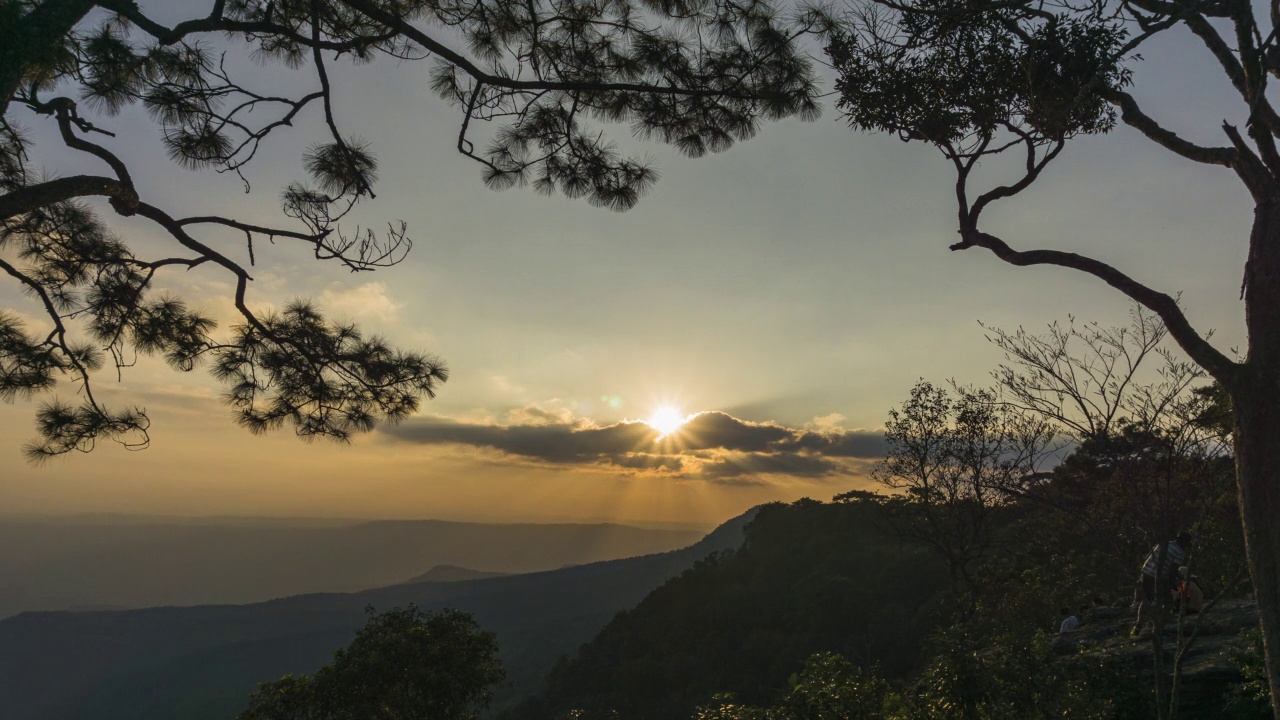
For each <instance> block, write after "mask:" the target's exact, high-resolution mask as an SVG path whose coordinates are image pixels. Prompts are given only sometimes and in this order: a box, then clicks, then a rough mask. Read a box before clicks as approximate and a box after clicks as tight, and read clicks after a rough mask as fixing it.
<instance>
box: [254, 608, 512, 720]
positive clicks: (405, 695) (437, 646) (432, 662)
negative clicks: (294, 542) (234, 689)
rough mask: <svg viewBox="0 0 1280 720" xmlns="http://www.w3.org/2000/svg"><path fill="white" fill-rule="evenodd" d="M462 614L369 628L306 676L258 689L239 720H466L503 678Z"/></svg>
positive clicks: (379, 622)
mask: <svg viewBox="0 0 1280 720" xmlns="http://www.w3.org/2000/svg"><path fill="white" fill-rule="evenodd" d="M497 652H498V643H497V640H496V639H495V637H494V635H493V633H489V632H485V631H483V630H481V629H480V627H479V626H478V625H477V624H476V623H475V621H474V620H472V619H471V616H470V615H467V614H465V613H461V612H458V611H456V610H444V611H441V612H439V613H424V612H422V611H420V610H418V608H416V607H414V606H413V605H410V606H408V607H407V608H396V609H394V610H389V611H387V612H383V613H375V612H374V611H373V609H372V608H370V609H369V621H368V623H366V624H365V626H364V627H363V628H361V629H360V630H359V631H358V632H357V633H356V637H355V639H354V640H352V641H351V644H350V645H348V646H347V647H346V648H343V649H341V650H338V651H337V652H335V653H334V655H333V662H331V663H329V664H328V665H325V666H324V667H322V668H320V669H319V670H317V671H316V672H315V673H314V674H313V675H298V676H294V675H286V676H284V677H283V678H281V679H279V680H276V681H274V682H269V683H263V684H262V685H260V686H259V687H258V690H257V691H256V692H254V694H253V696H252V697H251V698H250V700H249V707H248V708H247V709H246V710H245V711H244V712H243V713H241V714H240V716H239V717H240V720H330V719H331V720H344V719H346V718H352V719H354V718H361V719H362V720H365V719H367V720H373V719H374V718H378V719H380V720H382V719H384V720H422V719H425V718H432V719H433V720H472V719H474V718H476V717H477V716H478V715H479V713H480V711H482V710H484V709H485V708H486V707H488V705H489V700H490V698H491V697H492V693H493V689H494V687H495V686H497V685H498V684H500V683H501V682H502V681H503V679H504V678H505V677H506V673H505V672H503V669H502V665H501V664H500V663H499V662H498V659H497Z"/></svg>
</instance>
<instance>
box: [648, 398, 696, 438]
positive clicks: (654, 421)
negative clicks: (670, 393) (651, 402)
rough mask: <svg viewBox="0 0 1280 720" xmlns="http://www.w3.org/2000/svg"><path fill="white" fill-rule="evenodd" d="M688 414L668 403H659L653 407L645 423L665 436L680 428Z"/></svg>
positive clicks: (686, 419)
mask: <svg viewBox="0 0 1280 720" xmlns="http://www.w3.org/2000/svg"><path fill="white" fill-rule="evenodd" d="M688 419H689V416H688V415H685V414H684V413H682V412H680V411H679V410H677V409H675V408H674V407H672V406H670V405H660V406H659V407H657V408H656V409H654V411H653V413H652V414H651V415H649V418H648V419H647V420H645V421H644V422H645V424H646V425H648V426H649V427H651V428H653V429H654V430H657V431H658V432H660V433H662V437H666V436H668V435H670V434H671V433H673V432H675V431H677V430H679V429H680V426H681V425H684V424H685V422H686V421H688Z"/></svg>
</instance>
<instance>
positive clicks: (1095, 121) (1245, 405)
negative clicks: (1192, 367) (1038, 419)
mask: <svg viewBox="0 0 1280 720" xmlns="http://www.w3.org/2000/svg"><path fill="white" fill-rule="evenodd" d="M1179 32H1189V35H1183V36H1177V39H1176V40H1173V39H1166V40H1165V41H1164V42H1163V50H1167V51H1168V52H1170V53H1173V54H1175V55H1177V56H1178V62H1181V61H1182V59H1183V58H1182V56H1183V54H1185V60H1186V61H1187V62H1189V63H1192V64H1195V65H1197V66H1207V67H1208V68H1209V69H1210V71H1211V73H1212V76H1216V78H1217V80H1218V81H1219V83H1220V84H1221V86H1222V88H1224V89H1228V93H1229V95H1228V97H1229V98H1230V100H1229V101H1228V102H1225V103H1223V105H1222V107H1218V108H1215V109H1214V110H1212V111H1209V112H1207V113H1205V114H1204V115H1203V116H1202V117H1204V118H1206V119H1209V120H1210V121H1211V123H1212V126H1211V127H1210V128H1207V129H1204V128H1202V130H1204V132H1201V133H1199V137H1201V138H1206V137H1212V136H1213V135H1212V133H1216V132H1219V131H1220V132H1221V133H1222V135H1221V136H1219V143H1218V144H1216V145H1215V144H1208V143H1205V142H1204V141H1192V140H1188V139H1187V136H1184V135H1180V134H1179V133H1178V132H1174V131H1173V130H1171V129H1170V128H1169V127H1167V126H1165V125H1164V124H1162V122H1161V121H1160V120H1158V119H1157V118H1155V117H1153V116H1151V115H1149V114H1148V113H1147V112H1146V111H1144V109H1143V107H1142V105H1141V104H1140V103H1139V101H1138V99H1137V98H1136V97H1135V96H1134V95H1133V94H1130V92H1129V91H1128V87H1129V86H1130V85H1131V84H1132V83H1133V81H1134V75H1133V73H1132V70H1131V69H1130V65H1131V64H1132V63H1135V62H1137V61H1138V60H1139V59H1141V57H1142V56H1141V55H1140V53H1141V52H1142V51H1143V50H1144V49H1145V47H1146V46H1147V45H1148V44H1149V43H1151V42H1152V41H1153V40H1154V39H1156V38H1160V37H1163V36H1167V35H1169V34H1170V33H1179ZM827 55H828V57H829V58H830V60H831V62H832V65H833V66H834V67H835V69H836V72H837V73H838V75H839V79H838V80H837V86H836V89H837V93H838V95H839V99H838V100H837V104H838V106H839V107H840V108H841V110H842V111H843V112H844V114H845V118H846V119H847V121H848V122H849V124H850V126H851V127H853V128H855V129H858V130H863V131H876V132H888V133H892V134H894V135H896V136H897V137H899V138H901V139H902V140H904V141H907V142H924V143H928V144H930V145H932V146H933V147H935V148H937V149H938V150H939V151H940V152H941V153H942V155H943V157H944V158H945V159H946V160H947V161H948V162H949V163H950V164H951V166H952V168H953V169H954V170H955V187H954V194H955V198H956V205H957V208H956V209H957V215H958V222H957V225H958V227H957V230H958V232H959V235H960V239H959V241H958V242H955V243H954V244H952V245H951V246H950V247H951V249H952V250H968V249H972V248H981V249H984V250H987V251H989V252H991V253H992V255H994V256H995V257H996V258H998V259H1000V260H1002V261H1004V262H1006V263H1008V264H1010V265H1014V266H1017V267H1028V266H1036V265H1050V266H1057V267H1062V268H1069V269H1072V270H1076V271H1079V272H1083V273H1087V274H1089V275H1091V276H1093V277H1094V278H1096V279H1098V280H1101V281H1103V282H1105V283H1106V284H1107V285H1109V286H1111V287H1112V288H1114V289H1116V290H1119V291H1120V292H1122V293H1124V294H1125V295H1126V296H1127V297H1128V298H1129V299H1130V300H1132V301H1134V302H1136V303H1138V304H1139V305H1141V306H1142V307H1144V308H1146V309H1147V310H1149V311H1151V312H1152V313H1154V314H1155V315H1156V316H1158V317H1159V319H1160V321H1161V322H1162V323H1163V324H1164V326H1165V327H1166V328H1168V332H1169V334H1170V335H1171V336H1172V338H1173V339H1174V340H1175V341H1176V342H1177V343H1178V345H1179V346H1180V347H1181V348H1182V350H1183V351H1184V352H1185V353H1186V355H1187V356H1188V357H1189V358H1190V359H1191V361H1192V362H1194V363H1195V364H1196V365H1198V366H1199V367H1200V368H1202V369H1203V370H1204V372H1206V373H1207V374H1208V375H1209V376H1210V377H1212V379H1213V380H1215V381H1216V382H1217V383H1219V384H1220V385H1221V386H1222V388H1223V391H1224V392H1225V393H1226V394H1227V395H1228V396H1229V397H1230V400H1231V403H1230V406H1231V408H1232V421H1233V422H1232V426H1233V427H1232V442H1233V445H1234V449H1235V456H1236V473H1237V484H1238V485H1239V487H1240V492H1239V496H1240V509H1241V519H1242V524H1243V527H1244V531H1245V536H1246V547H1247V548H1248V558H1249V568H1250V573H1251V575H1252V577H1253V584H1254V587H1255V589H1256V590H1257V592H1258V593H1259V594H1258V605H1259V608H1260V612H1261V616H1262V627H1263V635H1264V646H1265V648H1266V651H1267V653H1266V654H1267V657H1268V661H1267V666H1268V669H1269V672H1268V676H1269V678H1270V685H1271V691H1272V696H1273V698H1275V700H1274V702H1275V705H1274V707H1273V714H1274V716H1275V717H1276V718H1277V720H1280V525H1278V524H1277V523H1275V522H1274V519H1275V518H1276V517H1277V516H1278V515H1280V492H1277V489H1276V475H1275V467H1276V466H1277V465H1278V464H1280V442H1277V438H1280V392H1277V388H1280V149H1278V148H1277V139H1278V138H1280V113H1277V111H1276V108H1275V105H1274V103H1273V98H1272V93H1270V92H1269V89H1270V88H1269V86H1268V83H1269V82H1270V80H1271V78H1273V77H1280V4H1277V3H1276V2H1272V3H1271V4H1270V8H1269V10H1268V9H1267V6H1266V4H1254V3H1249V2H1237V3H1226V4H1221V3H1198V2H1190V1H1188V0H1172V1H1170V2H1164V1H1163V0H1092V1H1090V2H1081V3H1065V2H1055V3H1033V2H1021V1H1018V0H1015V1H1014V2H968V1H965V2H960V1H958V0H903V1H900V0H848V2H847V3H846V12H845V13H844V14H843V16H842V17H841V22H840V23H839V26H838V27H835V28H833V29H831V30H830V33H829V41H828V46H827ZM1172 64H1176V63H1169V65H1172ZM1197 77H1200V78H1202V79H1203V78H1204V77H1209V76H1206V75H1204V74H1203V73H1200V74H1198V75H1197ZM1213 97H1214V98H1215V99H1217V98H1220V97H1223V96H1222V95H1213ZM1224 117H1228V118H1229V117H1240V118H1245V123H1244V127H1243V130H1242V129H1241V128H1239V127H1237V126H1236V125H1235V124H1232V123H1231V122H1229V121H1226V120H1222V121H1219V118H1224ZM1117 121H1119V122H1122V123H1124V124H1125V125H1127V126H1129V128H1132V129H1133V130H1135V131H1137V132H1138V133H1141V135H1142V136H1144V137H1145V138H1146V139H1147V140H1150V141H1151V142H1153V143H1155V144H1156V145H1158V146H1159V147H1161V148H1162V149H1164V150H1166V151H1168V152H1170V153H1172V154H1173V155H1175V156H1177V157H1178V158H1179V159H1181V160H1184V161H1187V162H1188V163H1196V164H1199V165H1210V166H1218V167H1223V168H1226V169H1228V170H1230V171H1232V173H1234V175H1235V177H1236V179H1238V180H1239V181H1240V183H1241V184H1242V185H1243V186H1244V189H1246V190H1247V191H1248V193H1249V197H1250V198H1251V199H1252V201H1253V203H1254V213H1253V215H1252V228H1251V230H1250V233H1249V234H1248V237H1247V240H1246V239H1245V238H1243V237H1242V238H1241V240H1242V241H1243V242H1246V243H1247V252H1246V251H1242V252H1240V253H1239V255H1238V256H1239V257H1246V258H1247V261H1246V262H1245V264H1244V268H1243V275H1244V282H1243V286H1242V287H1241V289H1240V292H1241V299H1242V300H1243V310H1244V312H1243V320H1244V325H1245V327H1246V329H1247V347H1245V348H1242V351H1241V352H1240V353H1237V350H1236V349H1234V348H1232V349H1231V350H1230V352H1223V351H1222V350H1219V349H1218V348H1216V347H1215V346H1214V345H1213V344H1212V343H1211V342H1210V336H1211V335H1212V333H1211V332H1209V333H1204V332H1201V331H1199V330H1197V329H1196V328H1195V327H1194V326H1193V325H1192V323H1191V321H1190V319H1189V318H1188V316H1187V314H1186V313H1184V312H1183V309H1182V308H1181V307H1180V306H1179V302H1178V296H1177V294H1176V292H1162V291H1160V290H1157V289H1155V288H1153V287H1151V286H1148V285H1146V284H1143V283H1142V282H1140V281H1139V280H1137V279H1135V276H1134V275H1133V274H1129V273H1126V272H1124V271H1122V270H1121V269H1119V268H1117V267H1114V266H1112V265H1110V264H1108V263H1107V262H1104V261H1103V260H1100V259H1097V258H1094V257H1089V256H1086V255H1082V254H1080V253H1078V252H1067V251H1063V250H1054V249H1027V250H1022V249H1018V247H1017V246H1018V245H1019V243H1018V242H1017V241H1016V240H1015V241H1014V242H1010V241H1008V240H1006V239H1004V238H1002V237H999V236H997V235H995V234H993V233H992V232H991V231H990V230H989V229H988V227H987V225H985V224H984V223H983V222H982V220H983V213H984V212H985V211H986V210H987V209H989V208H991V207H993V206H995V205H998V204H1001V203H1004V202H1005V201H1008V200H1009V199H1010V198H1015V197H1017V196H1019V195H1021V194H1022V193H1023V192H1024V191H1025V190H1027V188H1029V187H1031V186H1032V185H1033V184H1035V182H1036V181H1037V180H1038V179H1039V178H1040V177H1041V175H1042V174H1043V173H1044V172H1045V170H1046V169H1047V168H1048V166H1049V165H1050V164H1051V163H1052V162H1053V161H1054V159H1055V158H1057V157H1058V156H1059V154H1060V153H1061V152H1062V150H1063V148H1064V147H1065V146H1066V144H1067V142H1068V140H1071V139H1072V138H1079V137H1081V136H1087V135H1091V134H1095V133H1100V132H1106V131H1109V130H1111V129H1112V128H1113V127H1115V126H1116V125H1117ZM1206 133H1209V134H1206ZM1085 172H1087V169H1086V170H1085ZM1002 173H1011V174H1012V179H1009V180H1005V179H1000V180H994V181H986V180H984V179H983V176H986V177H992V176H993V175H994V176H998V175H999V174H1002ZM1005 177H1006V178H1008V177H1009V176H1008V175H1005ZM1006 204H1007V203H1006ZM1152 227H1153V229H1154V228H1155V227H1156V226H1155V225H1153V226H1152ZM1033 242H1034V241H1033ZM1213 242H1217V240H1216V239H1215V240H1213ZM1233 290H1234V288H1233Z"/></svg>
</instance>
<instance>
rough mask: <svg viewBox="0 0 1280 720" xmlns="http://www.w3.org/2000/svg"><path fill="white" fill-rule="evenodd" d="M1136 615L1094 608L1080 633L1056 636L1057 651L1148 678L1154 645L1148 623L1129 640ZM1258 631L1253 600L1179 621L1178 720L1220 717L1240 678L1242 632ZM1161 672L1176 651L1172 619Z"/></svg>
mask: <svg viewBox="0 0 1280 720" xmlns="http://www.w3.org/2000/svg"><path fill="white" fill-rule="evenodd" d="M1134 614H1135V613H1134V611H1133V610H1130V609H1128V608H1109V607H1103V608H1095V609H1093V610H1091V611H1088V612H1087V613H1085V616H1084V618H1083V623H1082V624H1081V625H1080V628H1079V630H1077V631H1076V632H1073V633H1067V634H1064V635H1060V636H1059V637H1058V638H1057V639H1056V640H1055V647H1056V648H1057V649H1058V650H1059V651H1060V652H1063V653H1064V654H1066V653H1077V652H1078V653H1085V654H1105V655H1108V656H1111V657H1115V658H1119V659H1121V660H1122V661H1123V662H1125V663H1126V664H1129V665H1130V666H1131V667H1132V668H1133V669H1134V670H1135V671H1136V674H1137V676H1138V677H1142V678H1146V679H1148V680H1150V678H1151V676H1152V675H1151V674H1152V671H1153V668H1154V652H1155V643H1154V642H1153V638H1152V629H1151V627H1150V625H1148V626H1147V627H1146V628H1144V630H1143V632H1142V634H1140V635H1139V636H1137V637H1132V636H1130V634H1129V631H1130V630H1131V629H1132V628H1133V622H1134ZM1257 627H1258V611H1257V606H1256V605H1255V604H1254V602H1253V601H1252V600H1249V599H1237V600H1226V601H1223V602H1220V603H1218V604H1217V605H1215V606H1214V607H1212V608H1210V609H1209V610H1208V611H1207V612H1205V613H1203V614H1200V615H1188V616H1186V617H1185V618H1184V619H1183V622H1182V642H1183V644H1184V645H1187V646H1188V649H1187V651H1186V653H1185V655H1184V657H1183V661H1182V678H1181V682H1180V690H1179V695H1180V698H1181V702H1180V703H1179V707H1180V712H1179V717H1181V718H1223V717H1225V715H1223V705H1224V703H1225V701H1226V697H1227V695H1228V693H1229V692H1230V691H1231V689H1232V688H1233V687H1234V686H1236V685H1238V684H1239V683H1240V682H1241V681H1242V680H1243V677H1242V675H1241V673H1240V669H1239V667H1238V666H1237V665H1236V663H1235V661H1234V660H1233V657H1235V656H1236V655H1239V654H1241V653H1244V652H1247V651H1248V650H1249V641H1248V639H1247V638H1246V637H1245V636H1244V635H1243V634H1242V633H1244V631H1246V630H1248V629H1251V628H1257ZM1162 633H1163V639H1164V668H1165V671H1166V673H1169V674H1170V675H1171V674H1172V671H1173V660H1174V653H1175V652H1176V651H1177V648H1178V647H1179V640H1178V638H1179V633H1178V622H1177V618H1176V617H1175V618H1174V619H1172V620H1171V621H1170V622H1168V623H1167V624H1166V625H1165V626H1164V628H1163V630H1162Z"/></svg>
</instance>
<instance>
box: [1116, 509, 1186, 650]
mask: <svg viewBox="0 0 1280 720" xmlns="http://www.w3.org/2000/svg"><path fill="white" fill-rule="evenodd" d="M1190 547H1191V533H1189V532H1185V531H1184V532H1181V533H1179V534H1178V537H1176V538H1174V539H1173V540H1170V541H1169V542H1167V543H1156V545H1155V547H1153V548H1151V552H1150V553H1149V554H1148V555H1147V559H1146V560H1145V561H1144V562H1143V563H1142V576H1141V577H1139V578H1138V592H1139V593H1140V597H1139V602H1138V617H1137V619H1136V620H1135V621H1134V623H1133V630H1131V631H1130V632H1129V634H1130V635H1133V636H1137V635H1138V633H1140V632H1141V631H1142V622H1143V618H1144V616H1145V615H1146V612H1147V608H1148V606H1149V605H1151V604H1152V603H1154V602H1156V601H1157V600H1159V601H1160V602H1161V603H1164V602H1165V598H1170V597H1172V595H1171V593H1172V592H1173V590H1174V588H1175V586H1176V584H1177V581H1176V579H1175V575H1174V572H1175V569H1176V568H1178V567H1179V566H1180V565H1182V563H1184V562H1186V560H1187V550H1188V549H1190ZM1162 548H1163V549H1164V563H1163V564H1162V563H1161V562H1160V551H1161V549H1162ZM1157 566H1158V567H1157ZM1157 575H1159V576H1160V584H1161V585H1162V586H1163V587H1161V588H1160V592H1159V593H1157V592H1156V576H1157Z"/></svg>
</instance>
